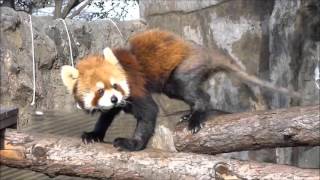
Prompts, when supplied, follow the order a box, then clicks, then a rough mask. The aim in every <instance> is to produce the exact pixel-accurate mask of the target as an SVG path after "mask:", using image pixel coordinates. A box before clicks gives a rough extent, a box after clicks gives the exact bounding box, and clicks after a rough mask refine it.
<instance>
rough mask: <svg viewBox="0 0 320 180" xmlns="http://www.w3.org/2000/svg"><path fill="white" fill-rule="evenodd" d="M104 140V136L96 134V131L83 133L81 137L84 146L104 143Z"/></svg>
mask: <svg viewBox="0 0 320 180" xmlns="http://www.w3.org/2000/svg"><path fill="white" fill-rule="evenodd" d="M103 138H104V136H101V135H99V134H97V133H95V132H94V131H92V132H83V133H82V135H81V139H82V142H83V143H84V144H90V143H94V142H102V141H103Z"/></svg>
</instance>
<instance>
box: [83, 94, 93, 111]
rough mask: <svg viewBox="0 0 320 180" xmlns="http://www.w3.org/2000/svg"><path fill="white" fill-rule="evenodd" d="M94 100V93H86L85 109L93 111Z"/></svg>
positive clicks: (84, 98) (84, 97)
mask: <svg viewBox="0 0 320 180" xmlns="http://www.w3.org/2000/svg"><path fill="white" fill-rule="evenodd" d="M93 98H94V92H90V93H86V94H85V95H84V96H83V104H84V108H85V109H91V108H92V100H93Z"/></svg>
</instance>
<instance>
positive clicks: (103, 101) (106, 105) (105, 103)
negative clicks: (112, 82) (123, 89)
mask: <svg viewBox="0 0 320 180" xmlns="http://www.w3.org/2000/svg"><path fill="white" fill-rule="evenodd" d="M112 96H115V97H117V99H118V103H119V102H120V101H121V100H122V99H123V96H122V94H121V93H120V92H119V91H117V90H114V89H110V90H105V91H104V94H103V96H102V97H101V98H100V99H99V101H98V106H100V107H101V108H103V109H111V108H112V107H114V104H113V103H112V102H111V97H112Z"/></svg>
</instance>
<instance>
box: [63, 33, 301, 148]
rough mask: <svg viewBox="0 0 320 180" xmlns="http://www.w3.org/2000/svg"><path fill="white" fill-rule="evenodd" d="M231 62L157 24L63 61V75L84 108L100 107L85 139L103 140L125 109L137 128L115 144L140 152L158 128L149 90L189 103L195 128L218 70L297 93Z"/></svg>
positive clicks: (207, 104) (206, 107) (204, 112)
mask: <svg viewBox="0 0 320 180" xmlns="http://www.w3.org/2000/svg"><path fill="white" fill-rule="evenodd" d="M232 62H233V61H232V59H231V57H230V56H228V55H226V54H224V53H221V52H220V51H217V50H207V49H205V48H204V47H201V46H199V45H197V44H195V43H193V42H189V41H185V40H183V39H182V38H180V37H179V36H177V35H175V34H173V33H171V32H167V31H162V30H158V29H153V30H148V31H145V32H141V33H138V34H136V35H134V36H132V37H131V38H130V39H129V47H127V48H116V49H110V48H105V49H104V50H103V55H99V54H96V55H89V56H87V57H84V58H83V59H82V60H80V61H79V62H78V64H77V66H76V68H73V67H71V66H63V67H62V71H61V75H62V80H63V83H64V85H65V86H66V87H67V88H68V89H69V90H70V91H71V92H72V94H73V95H74V98H75V100H76V102H77V103H78V105H79V106H80V107H81V108H82V109H84V110H87V111H94V110H100V111H101V115H100V117H99V119H98V121H97V123H96V125H95V128H94V130H93V131H92V132H84V133H83V135H82V140H83V141H84V142H85V143H86V142H91V141H102V140H103V138H104V136H105V133H106V131H107V129H108V127H109V126H110V124H111V123H112V121H113V119H114V117H115V116H116V115H117V114H118V113H119V112H120V111H124V112H127V113H131V114H133V116H134V117H135V118H136V119H137V126H136V130H135V133H134V135H133V137H132V138H116V139H115V140H114V142H113V145H114V146H115V147H117V148H120V149H122V150H129V151H137V150H142V149H144V148H145V146H146V144H147V142H148V140H149V139H150V137H151V136H152V135H153V132H154V128H155V122H156V118H157V114H158V106H157V104H156V103H155V101H154V100H153V98H152V96H151V93H164V94H166V95H168V96H169V97H171V98H177V99H180V100H183V101H184V102H186V103H187V104H188V105H190V113H189V114H187V115H186V116H184V117H187V119H188V121H189V130H191V131H192V132H193V133H196V132H197V131H198V130H200V125H201V122H202V121H203V120H204V119H205V118H206V116H207V115H208V111H209V110H210V109H211V108H210V102H209V100H210V96H209V95H208V94H207V93H206V92H205V91H204V90H202V89H201V83H202V82H204V81H205V80H206V79H207V78H208V75H210V74H211V73H212V72H214V71H218V70H225V71H228V72H232V73H235V74H237V75H238V77H239V78H241V79H243V80H245V81H249V82H253V83H255V84H258V85H260V86H263V87H267V88H269V89H272V90H276V91H279V92H283V93H291V94H293V95H296V94H294V93H292V92H289V91H288V90H287V89H285V88H277V87H274V86H273V85H272V84H270V83H268V82H265V81H262V80H260V79H258V78H256V77H255V76H252V75H248V74H247V73H246V72H244V71H242V70H241V68H239V67H238V66H237V65H235V64H233V63H232Z"/></svg>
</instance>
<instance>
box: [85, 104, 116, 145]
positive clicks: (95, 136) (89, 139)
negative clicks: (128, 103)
mask: <svg viewBox="0 0 320 180" xmlns="http://www.w3.org/2000/svg"><path fill="white" fill-rule="evenodd" d="M120 110H121V109H119V108H114V109H110V110H109V111H107V112H102V113H101V115H100V117H99V119H98V121H97V122H96V125H95V127H94V130H93V131H91V132H83V133H82V136H81V138H82V142H83V143H85V144H88V143H93V142H103V139H104V135H105V134H106V131H107V130H108V128H109V126H110V125H111V123H112V121H113V119H114V118H115V116H116V115H117V114H118V113H119V112H120Z"/></svg>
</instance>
